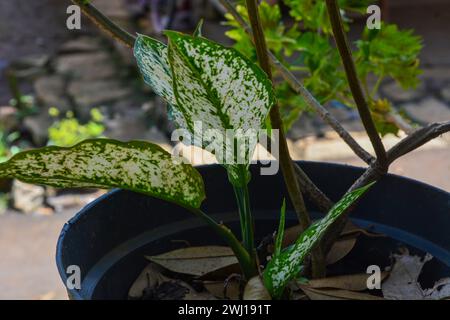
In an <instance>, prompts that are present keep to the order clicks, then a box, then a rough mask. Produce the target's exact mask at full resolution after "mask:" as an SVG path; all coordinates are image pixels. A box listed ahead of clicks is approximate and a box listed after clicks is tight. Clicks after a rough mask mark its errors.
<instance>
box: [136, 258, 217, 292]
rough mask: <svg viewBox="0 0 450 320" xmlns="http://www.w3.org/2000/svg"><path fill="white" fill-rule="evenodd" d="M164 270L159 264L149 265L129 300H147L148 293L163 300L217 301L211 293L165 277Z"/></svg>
mask: <svg viewBox="0 0 450 320" xmlns="http://www.w3.org/2000/svg"><path fill="white" fill-rule="evenodd" d="M162 270H163V269H162V268H161V267H160V266H159V265H157V264H154V263H150V264H149V265H147V267H145V269H144V270H143V271H142V272H141V273H140V275H139V276H138V278H137V279H136V281H135V282H134V283H133V285H132V286H131V288H130V290H129V292H128V298H129V299H132V300H138V299H142V298H145V297H144V296H145V295H146V292H147V294H148V293H149V292H152V295H153V294H155V296H156V297H158V299H163V300H173V299H177V300H178V299H181V300H215V297H214V296H213V295H212V294H210V293H209V292H197V291H195V290H194V289H193V288H192V287H191V286H190V285H189V284H187V283H185V282H183V281H180V280H174V279H171V278H168V277H166V276H164V275H163V274H162V273H161V272H162ZM147 298H148V297H147ZM153 298H155V297H153Z"/></svg>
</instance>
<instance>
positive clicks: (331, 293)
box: [300, 285, 384, 300]
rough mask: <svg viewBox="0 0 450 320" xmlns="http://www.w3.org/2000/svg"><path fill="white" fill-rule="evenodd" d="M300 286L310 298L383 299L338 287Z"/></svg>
mask: <svg viewBox="0 0 450 320" xmlns="http://www.w3.org/2000/svg"><path fill="white" fill-rule="evenodd" d="M300 288H301V289H302V290H303V292H304V293H305V294H306V295H307V296H308V298H309V299H311V300H384V299H383V298H381V297H377V296H373V295H370V294H367V293H361V292H354V291H348V290H340V289H313V288H310V287H308V286H306V285H300Z"/></svg>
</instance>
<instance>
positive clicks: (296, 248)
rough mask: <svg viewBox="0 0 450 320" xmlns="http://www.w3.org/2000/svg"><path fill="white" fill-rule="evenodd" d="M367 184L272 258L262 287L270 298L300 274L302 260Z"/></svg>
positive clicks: (279, 294)
mask: <svg viewBox="0 0 450 320" xmlns="http://www.w3.org/2000/svg"><path fill="white" fill-rule="evenodd" d="M373 184H374V183H372V184H369V185H367V186H365V187H363V188H361V189H357V190H355V191H353V192H351V193H348V194H346V195H345V196H344V197H343V198H342V199H341V200H340V201H339V202H338V203H336V204H335V205H334V207H333V208H332V209H331V210H330V212H329V213H328V214H327V215H326V217H325V218H323V219H322V220H320V221H318V222H316V223H314V224H313V225H311V226H310V227H309V228H308V229H307V230H306V231H305V232H303V233H302V234H301V235H300V237H299V238H298V239H297V241H296V243H295V244H294V245H293V246H291V247H289V248H287V249H286V250H285V251H283V252H282V253H281V254H279V255H277V256H274V257H273V259H272V260H270V262H269V263H268V265H267V266H266V268H265V270H264V274H263V278H264V285H265V286H266V288H267V289H268V290H269V292H270V293H271V295H272V297H274V298H279V297H280V296H281V295H282V293H283V291H284V288H285V286H286V284H287V283H288V282H289V281H290V280H291V279H293V278H294V277H295V276H297V274H298V273H299V272H300V270H301V267H302V264H303V260H304V259H305V257H306V256H307V255H308V254H309V253H310V252H311V250H312V249H313V248H314V246H315V245H316V244H317V243H318V242H319V241H320V240H321V238H322V236H323V235H324V234H325V232H326V231H327V229H328V228H329V227H330V225H331V224H332V223H333V222H334V221H336V220H337V219H338V218H339V216H340V215H341V214H343V213H344V212H345V211H346V210H347V209H348V208H349V207H350V206H351V205H352V204H353V203H354V202H355V201H356V200H357V199H358V198H359V197H361V196H362V195H363V194H364V193H365V192H366V191H367V190H368V189H369V188H370V187H371V186H372V185H373Z"/></svg>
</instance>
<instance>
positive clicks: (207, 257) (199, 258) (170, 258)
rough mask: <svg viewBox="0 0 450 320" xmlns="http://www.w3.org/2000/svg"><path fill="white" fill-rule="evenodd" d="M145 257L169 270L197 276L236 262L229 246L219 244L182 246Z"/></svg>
mask: <svg viewBox="0 0 450 320" xmlns="http://www.w3.org/2000/svg"><path fill="white" fill-rule="evenodd" d="M146 258H147V259H148V260H150V261H152V262H154V263H157V264H159V265H161V266H163V267H164V268H166V269H168V270H170V271H173V272H177V273H183V274H189V275H193V276H199V277H200V276H203V275H205V274H208V273H211V272H213V271H217V270H219V269H222V268H225V267H228V266H232V265H235V264H237V263H238V261H237V259H236V257H235V256H234V253H233V251H232V250H231V249H230V248H228V247H220V246H205V247H190V248H183V249H178V250H174V251H170V252H167V253H163V254H161V255H158V256H151V257H150V256H147V257H146Z"/></svg>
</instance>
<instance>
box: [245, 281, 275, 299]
mask: <svg viewBox="0 0 450 320" xmlns="http://www.w3.org/2000/svg"><path fill="white" fill-rule="evenodd" d="M271 299H272V297H271V296H270V294H269V291H267V289H266V287H264V284H263V281H262V279H261V277H259V276H256V277H253V278H251V279H250V280H249V281H248V282H247V285H246V286H245V290H244V300H271Z"/></svg>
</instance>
